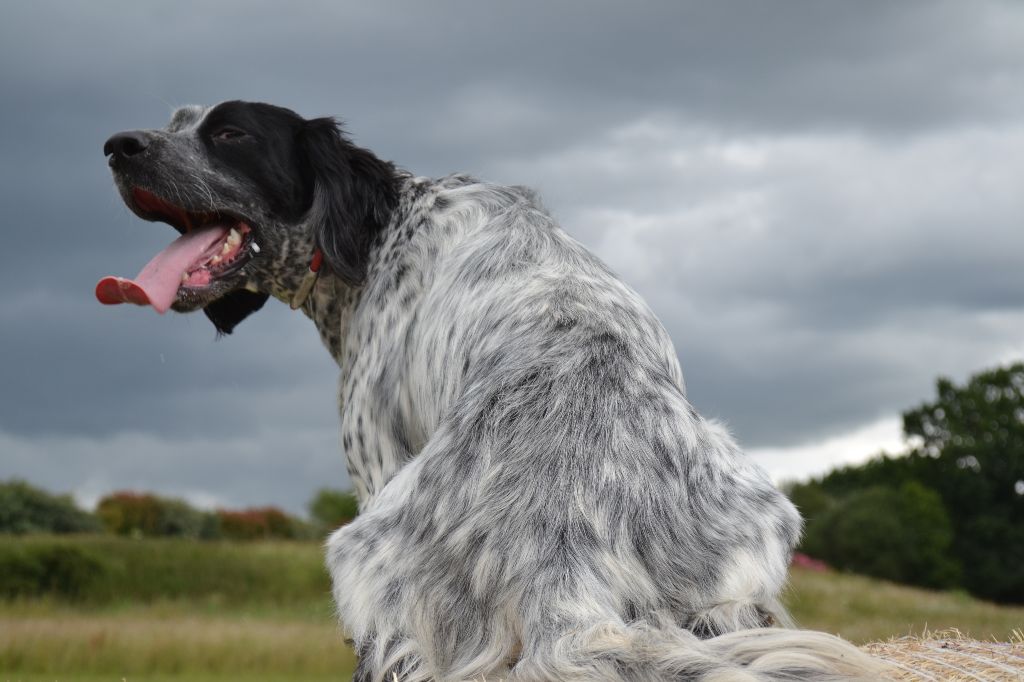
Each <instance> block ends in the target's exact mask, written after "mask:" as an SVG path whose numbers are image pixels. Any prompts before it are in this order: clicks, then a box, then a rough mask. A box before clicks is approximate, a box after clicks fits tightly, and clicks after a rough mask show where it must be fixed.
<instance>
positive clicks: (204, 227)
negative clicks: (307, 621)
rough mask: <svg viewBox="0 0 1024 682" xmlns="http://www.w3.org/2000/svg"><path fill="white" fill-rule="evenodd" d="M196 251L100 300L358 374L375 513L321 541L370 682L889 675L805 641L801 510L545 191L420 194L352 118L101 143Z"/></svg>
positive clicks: (355, 443) (104, 290)
mask: <svg viewBox="0 0 1024 682" xmlns="http://www.w3.org/2000/svg"><path fill="white" fill-rule="evenodd" d="M103 151H104V154H105V155H106V156H107V157H108V159H109V164H110V166H111V168H112V170H113V175H114V178H115V181H116V184H117V187H118V189H119V190H120V193H121V196H122V197H123V199H124V201H125V203H126V204H127V205H128V207H129V208H130V209H131V210H132V211H133V212H134V213H136V214H137V215H138V216H139V217H141V218H143V219H144V220H148V221H160V222H165V223H168V224H170V225H172V226H173V227H174V228H176V229H177V231H178V232H179V233H181V236H180V237H179V238H178V239H177V240H175V241H174V243H173V244H172V245H171V246H170V247H168V248H167V249H166V250H165V251H163V252H161V253H160V254H158V255H157V256H156V257H154V259H153V260H152V261H150V263H149V265H147V266H146V267H145V268H144V269H143V271H142V272H141V273H140V274H139V276H138V277H136V278H135V279H125V278H120V277H107V278H104V279H103V280H101V281H100V283H99V284H98V285H97V296H98V298H99V299H100V300H101V301H102V302H104V303H121V302H133V303H138V304H143V305H151V306H153V307H154V308H156V309H157V310H158V311H160V312H164V311H165V310H167V309H173V310H175V311H177V312H189V311H194V310H198V309H202V310H203V311H204V312H205V314H206V316H207V317H208V318H209V319H210V320H211V321H212V323H213V324H214V326H215V327H216V329H217V331H218V332H219V333H220V334H230V333H231V332H232V331H233V330H234V329H235V327H236V326H237V325H238V324H239V323H240V322H241V321H242V320H243V319H245V318H246V317H247V316H248V315H250V314H252V313H253V312H255V311H256V310H258V309H259V308H260V307H261V306H263V305H264V303H265V302H266V301H267V300H268V298H269V297H270V296H273V297H274V298H277V299H279V300H281V301H284V302H286V303H288V304H289V305H290V306H291V307H292V308H295V309H299V310H301V311H302V312H303V313H304V314H305V315H306V316H307V317H309V318H310V319H311V320H312V321H313V322H314V324H315V325H316V327H317V329H318V330H319V332H320V336H321V338H322V340H323V343H324V345H325V346H326V347H327V349H328V351H330V353H331V355H332V356H333V358H334V359H335V360H336V361H337V363H338V366H339V368H340V369H341V380H340V392H339V405H340V412H341V440H342V445H343V447H344V452H345V456H346V458H347V465H348V473H349V477H350V478H351V481H352V485H353V486H354V488H355V491H356V493H357V496H358V498H359V504H360V515H359V517H358V518H357V519H356V520H355V521H353V522H352V523H350V524H348V525H346V526H344V527H342V528H340V529H338V530H337V531H336V532H334V533H333V534H332V535H331V536H330V538H329V539H328V541H327V547H326V553H327V566H328V568H329V571H330V574H331V577H332V581H333V596H334V599H335V602H336V605H337V612H338V615H339V618H340V620H341V622H342V624H343V626H344V627H345V628H346V629H347V632H348V633H349V635H350V636H351V639H352V642H353V644H354V646H355V647H356V650H357V652H358V654H359V663H358V668H357V670H356V673H355V678H354V679H356V680H359V681H361V682H362V681H366V682H370V681H373V682H378V681H382V680H388V681H391V680H402V681H409V682H413V681H419V680H469V679H476V680H479V679H488V680H491V679H494V680H497V679H507V680H531V681H532V680H636V681H640V680H663V679H672V680H698V679H699V680H726V679H730V680H731V679H737V680H741V679H742V680H782V679H785V680H793V679H801V680H803V679H815V680H817V679H838V678H844V679H846V678H857V677H865V678H869V677H871V676H873V675H874V673H875V672H876V671H877V666H876V665H875V663H874V662H873V661H872V660H871V659H869V658H867V657H866V656H865V655H863V654H861V653H860V652H859V651H858V650H857V649H855V648H854V647H852V646H851V645H849V644H847V643H845V642H843V641H842V640H840V639H838V638H834V637H831V636H829V635H825V634H822V633H813V632H804V631H798V630H792V629H783V628H778V627H769V626H771V625H773V624H782V625H785V624H787V623H788V619H787V616H786V614H785V611H784V609H783V607H782V606H781V605H780V603H779V601H778V595H779V592H780V590H781V589H782V587H783V584H784V583H785V580H786V575H787V568H788V565H789V560H790V556H791V552H792V550H793V547H794V545H795V543H796V542H797V540H798V537H799V534H800V528H801V521H800V517H799V514H798V513H797V511H796V509H795V508H794V507H793V505H792V504H791V503H790V502H789V501H788V500H787V498H786V497H785V496H784V495H782V494H781V493H780V492H779V491H778V490H777V489H776V488H775V487H774V486H773V485H772V483H771V481H770V480H769V478H768V477H767V476H766V474H765V473H764V472H763V471H762V470H761V469H760V468H759V467H758V466H757V465H756V464H755V463H754V462H752V461H750V460H749V459H748V458H747V457H745V456H744V454H743V453H742V452H741V451H740V449H739V448H738V446H737V445H736V443H735V442H734V441H733V439H732V438H731V437H730V436H729V434H728V433H727V431H726V430H725V429H724V428H723V427H722V426H721V425H719V424H717V423H715V422H713V421H710V420H708V419H704V418H703V417H701V416H700V415H699V414H698V413H697V412H696V411H695V410H694V408H693V406H692V405H691V404H690V402H689V401H688V400H687V396H686V390H685V387H684V383H683V376H682V372H681V370H680V366H679V363H678V360H677V358H676V353H675V350H674V349H673V346H672V343H671V341H670V339H669V335H668V333H667V332H666V331H665V329H664V327H663V326H662V325H661V324H660V323H659V321H658V319H657V318H656V317H655V315H654V313H653V312H652V311H651V310H650V308H648V307H647V305H646V304H645V303H644V301H643V300H642V299H641V298H640V296H638V295H637V294H636V292H634V291H633V290H632V289H630V288H629V287H628V286H627V285H626V284H624V283H623V282H622V281H621V280H620V279H619V278H618V277H617V276H616V275H615V274H614V273H613V272H612V271H611V270H610V269H609V268H608V267H607V266H606V265H604V264H603V263H602V262H601V261H600V260H599V259H598V258H596V257H595V256H594V255H593V254H591V253H590V252H589V251H587V249H585V248H584V247H583V246H581V245H580V244H579V243H578V242H576V241H574V240H573V239H571V238H570V237H569V236H568V235H567V234H566V233H565V232H563V231H562V230H561V229H560V227H559V226H558V225H557V224H556V223H555V221H554V220H553V219H552V217H551V216H550V214H549V213H548V212H547V211H546V210H545V209H544V208H543V206H542V205H541V203H540V201H539V200H538V198H537V196H536V195H535V194H534V193H533V192H531V191H530V190H529V189H526V188H524V187H519V186H500V185H496V184H489V183H486V182H481V181H478V180H475V179H473V178H471V177H468V176H466V175H451V176H448V177H444V178H441V179H428V178H423V177H415V176H413V175H412V174H410V173H407V172H405V171H403V170H401V169H399V168H397V167H396V166H394V165H393V164H391V163H389V162H386V161H383V160H381V159H379V158H378V157H377V156H375V155H374V154H373V153H372V152H370V151H368V150H366V149H363V148H360V147H358V146H356V145H355V144H354V143H353V142H352V141H351V140H350V138H349V137H348V136H347V135H346V134H345V133H344V132H343V131H342V130H341V129H340V127H339V125H338V123H337V121H336V120H335V119H333V118H316V119H311V120H306V119H304V118H302V117H300V116H299V115H298V114H296V113H294V112H293V111H291V110H288V109H284V108H280V107H276V106H272V105H269V104H262V103H246V102H238V101H230V102H224V103H222V104H219V105H217V106H213V107H196V106H191V107H184V108H181V109H179V110H177V111H176V112H175V113H174V115H173V117H172V118H171V121H170V123H169V124H168V125H167V126H166V127H165V128H163V129H158V130H141V131H128V132H122V133H118V134H116V135H114V136H113V137H111V138H110V139H109V140H108V141H107V142H106V144H105V145H104V150H103Z"/></svg>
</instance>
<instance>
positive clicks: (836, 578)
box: [783, 569, 1024, 644]
mask: <svg viewBox="0 0 1024 682" xmlns="http://www.w3.org/2000/svg"><path fill="white" fill-rule="evenodd" d="M790 574H791V580H790V589H789V590H788V591H787V594H786V595H785V597H784V599H783V601H784V602H785V603H786V606H787V607H788V608H789V610H790V612H791V613H792V615H793V617H794V618H795V619H796V621H797V623H798V624H799V625H800V626H801V627H804V628H809V629H813V630H824V631H825V632H832V633H836V634H840V635H842V636H843V637H845V638H846V639H848V640H850V641H852V642H855V643H857V644H863V643H865V642H871V641H877V640H884V639H888V638H890V637H897V636H901V635H906V634H921V633H922V632H924V631H925V630H928V631H931V632H935V631H938V630H945V629H948V628H956V629H958V630H960V631H961V632H962V633H963V634H965V635H969V636H971V637H973V638H975V639H995V640H998V641H1002V642H1005V641H1008V640H1009V639H1010V636H1011V633H1012V632H1013V630H1021V629H1024V607H1009V606H999V605H996V604H991V603H989V602H984V601H980V600H978V599H974V598H973V597H970V596H969V595H967V594H966V593H963V592H935V591H931V590H923V589H920V588H915V587H906V586H904V585H895V584H893V583H887V582H884V581H881V580H875V579H872V578H865V577H862V576H856V575H843V574H839V573H832V572H826V573H816V572H813V571H807V570H801V569H794V570H793V571H791V572H790Z"/></svg>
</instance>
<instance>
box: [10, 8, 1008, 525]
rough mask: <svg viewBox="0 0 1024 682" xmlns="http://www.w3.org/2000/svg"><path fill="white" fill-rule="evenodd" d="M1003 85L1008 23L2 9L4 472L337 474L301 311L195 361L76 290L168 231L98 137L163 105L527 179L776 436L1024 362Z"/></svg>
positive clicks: (295, 479) (267, 496) (149, 120)
mask: <svg viewBox="0 0 1024 682" xmlns="http://www.w3.org/2000/svg"><path fill="white" fill-rule="evenodd" d="M1022 80H1024V9H1022V7H1021V6H1020V5H1019V4H1013V3H996V2H991V3H954V2H937V3H936V2H930V3H925V2H906V3H899V4H896V3H869V4H865V3H850V2H807V3H764V2H753V1H750V2H716V3H713V4H712V3H697V2H693V3H684V2H663V3H646V4H644V5H643V9H642V10H640V9H638V6H635V5H627V4H623V3H612V2H560V3H549V2H525V3H505V4H494V3H464V2H443V3H416V2H406V3H387V4H385V3H375V4H369V3H347V4H340V3H292V4H290V5H289V6H288V7H287V8H285V7H284V6H281V5H279V4H272V3H253V2H221V3H216V4H214V3H199V2H195V3H188V2H183V3H175V4H173V5H166V6H163V7H156V6H152V5H146V4H142V3H135V4H132V3H118V4H104V5H95V4H93V5H90V4H78V5H71V4H62V3H55V2H36V3H31V4H29V3H25V4H21V5H16V6H14V5H6V6H4V7H3V9H0V86H2V88H3V92H4V97H3V100H2V101H0V131H3V132H2V133H0V158H2V161H0V204H2V207H3V212H2V216H3V217H2V218H0V220H2V221H3V228H4V229H3V234H4V243H3V248H2V250H0V263H2V267H0V287H2V288H3V291H4V292H5V296H4V298H3V300H2V301H0V328H2V329H3V332H2V334H0V358H2V359H0V363H2V364H0V369H2V372H3V381H2V388H0V445H2V446H3V451H4V455H3V459H2V460H0V477H2V476H5V475H9V474H18V475H23V476H26V477H28V478H30V479H33V480H36V481H38V482H39V483H42V484H45V485H49V486H51V487H55V488H64V489H72V488H74V489H76V490H78V491H79V492H80V493H82V494H84V495H86V496H92V495H95V494H98V493H101V492H104V491H105V490H107V489H110V488H113V487H126V486H133V487H140V488H153V489H159V490H164V491H167V492H174V493H178V494H188V495H190V496H191V497H193V498H195V499H203V500H207V501H210V502H213V501H219V502H225V503H265V502H276V503H280V504H284V505H287V506H289V507H290V508H292V509H298V508H299V507H300V506H301V505H302V503H303V501H304V499H305V498H306V497H307V496H308V494H309V492H310V491H311V490H312V489H313V488H315V487H316V486H317V485H319V484H321V483H325V482H326V483H333V484H336V485H340V484H343V483H344V474H343V464H342V460H341V457H340V455H338V454H336V453H335V452H334V449H335V448H336V443H335V440H336V439H335V438H334V433H335V429H336V426H335V422H336V414H335V411H336V408H335V406H334V390H335V378H334V376H333V373H334V370H333V363H332V362H331V360H330V359H329V358H328V356H327V355H326V353H325V352H324V351H323V350H322V349H321V348H320V347H319V340H318V339H317V336H316V333H315V331H314V330H313V329H312V326H311V325H310V324H309V323H308V322H307V321H306V320H304V319H302V318H300V316H298V315H296V314H291V313H289V312H288V311H287V309H286V308H285V307H284V306H281V305H279V304H278V305H273V304H272V306H268V309H266V310H264V311H262V312H261V313H260V315H258V316H256V317H254V318H253V319H252V320H251V321H247V322H246V323H245V324H244V325H242V327H240V328H239V330H238V332H237V333H236V335H235V336H234V337H232V338H228V339H224V340H222V341H220V342H214V341H213V336H214V335H213V330H212V327H211V326H210V325H209V324H208V323H207V321H206V320H205V318H202V317H201V316H191V317H181V316H173V315H169V316H167V317H163V318H161V317H158V316H156V315H155V314H154V313H153V312H152V311H144V310H137V309H128V308H123V307H122V308H113V309H111V308H101V307H100V306H99V305H98V304H96V303H95V302H94V300H93V299H92V293H91V292H92V288H93V285H94V284H95V281H96V279H97V278H98V277H99V276H101V275H104V274H109V273H116V274H124V275H132V274H134V273H135V272H136V271H137V270H138V269H139V268H140V267H141V266H142V265H143V264H144V263H145V262H146V261H147V260H148V258H149V257H150V256H151V255H152V254H153V253H155V252H156V251H157V250H159V249H161V248H162V247H163V246H165V245H166V244H167V243H168V242H169V241H170V240H171V239H172V238H173V236H174V234H173V232H171V231H170V228H167V227H166V226H162V225H149V224H145V223H142V222H140V221H138V220H137V219H135V218H134V217H132V216H131V215H130V214H129V213H128V212H127V210H126V209H125V208H124V207H123V206H122V205H121V203H120V200H119V199H118V198H117V196H116V193H115V192H114V190H113V187H112V183H111V182H110V178H109V173H108V171H107V168H106V166H105V164H104V161H103V158H102V156H101V154H100V149H101V147H102V143H103V140H104V139H106V137H107V136H108V135H109V134H110V133H112V132H114V131H116V130H121V129H126V128H136V127H157V126H161V125H163V124H164V122H165V121H166V119H167V117H168V115H169V113H170V111H171V109H172V108H173V107H174V106H175V105H179V104H186V103H195V102H198V103H210V102H216V101H220V100H223V99H227V98H236V97H238V98H246V99H258V100H270V101H273V102H275V103H278V104H282V105H285V106H289V107H292V108H294V109H296V110H297V111H299V112H300V113H302V114H304V115H307V116H314V115H325V114H335V115H339V116H341V117H343V118H344V119H345V120H346V122H347V127H348V128H349V129H350V131H351V132H352V133H353V134H354V136H355V137H356V139H357V140H358V141H359V142H360V143H362V144H365V145H367V146H369V147H371V148H372V149H374V150H375V151H377V152H378V153H379V154H381V155H382V156H384V157H386V158H391V159H394V160H396V161H397V162H398V163H399V164H400V165H403V166H405V167H407V168H409V169H411V170H413V171H414V172H417V173H423V174H431V175H436V174H443V173H447V172H451V171H456V170H458V171H470V172H474V173H477V174H480V175H484V176H487V177H490V178H493V179H496V180H500V181H503V182H516V183H523V184H528V185H533V186H536V187H538V188H539V189H540V190H541V191H542V192H543V194H544V196H545V198H546V201H547V203H548V205H549V206H550V207H551V209H552V210H553V211H554V212H555V214H556V215H558V216H559V217H560V218H561V219H562V221H563V223H564V224H565V226H566V227H567V229H569V231H570V232H571V233H573V234H574V235H575V236H577V238H579V239H581V240H582V241H583V242H584V243H586V244H587V245H588V246H590V247H592V248H594V249H596V250H597V251H598V252H599V253H600V254H601V255H602V256H603V257H604V258H606V259H607V260H608V261H609V262H610V263H611V264H612V265H613V266H614V267H615V268H617V269H618V270H619V271H621V272H622V273H623V274H624V276H625V277H626V278H627V280H628V281H630V282H631V283H633V284H634V285H635V286H636V287H637V288H638V289H640V290H641V292H642V293H643V294H644V295H645V296H647V297H648V299H649V300H650V301H651V304H652V306H653V307H654V308H655V309H656V311H657V312H658V314H659V315H661V316H662V318H663V319H664V320H665V322H666V325H667V326H668V327H669V329H670V331H671V332H672V334H673V338H674V339H675V341H676V343H677V346H678V348H679V350H680V354H681V357H682V360H683V364H684V369H685V371H686V373H687V377H688V385H689V389H690V394H691V396H692V397H693V399H694V400H695V402H696V403H697V404H698V406H700V407H701V408H702V409H705V410H707V411H708V412H711V413H714V414H717V415H719V416H722V417H724V418H726V419H727V420H728V421H729V422H730V423H731V424H732V426H733V427H734V429H735V430H736V431H737V433H738V435H739V436H740V437H741V439H743V440H744V441H745V442H746V443H747V444H749V445H752V446H769V445H790V444H796V443H801V442H806V441H808V440H810V439H815V438H823V437H826V436H829V435H835V434H836V433H839V432H841V431H843V430H845V429H852V428H854V427H857V426H859V425H862V424H864V423H866V422H869V421H871V420H874V419H877V418H880V417H884V416H890V417H891V416H892V415H893V414H895V413H896V412H897V411H898V410H900V409H901V408H905V407H908V406H909V404H910V403H912V402H913V401H916V400H920V399H923V398H925V397H927V392H928V391H929V390H930V389H929V387H930V383H931V380H932V377H933V376H934V375H935V374H939V373H948V374H954V375H962V374H964V373H966V372H967V371H969V370H971V369H974V368H977V367H979V366H981V365H984V364H988V363H990V362H993V361H995V360H998V359H1001V358H1005V357H1007V355H1008V354H1010V355H1012V354H1013V353H1019V352H1020V350H1021V346H1020V339H1021V338H1024V337H1022V334H1024V315H1022V307H1024V304H1022V298H1021V292H1022V291H1024V276H1022V274H1021V273H1022V272H1024V270H1022V269H1021V268H1019V266H1018V256H1019V254H1020V253H1022V252H1024V239H1022V237H1021V234H1022V231H1021V230H1020V229H1019V228H1020V221H1021V217H1022V216H1024V205H1022V202H1021V200H1020V199H1019V198H1018V197H1019V195H1021V193H1020V192H1019V189H1018V188H1019V182H1020V178H1021V177H1022V175H1024V167H1022V163H1021V162H1020V161H1019V159H1021V158H1024V154H1022V152H1024V129H1022V127H1021V124H1020V121H1021V120H1022V117H1021V115H1022V113H1024V93H1022V92H1021V90H1020V88H1019V87H1018V84H1019V83H1020V82H1022ZM271 308H272V309H271ZM285 450H289V451H288V452H285V453H283V451H285Z"/></svg>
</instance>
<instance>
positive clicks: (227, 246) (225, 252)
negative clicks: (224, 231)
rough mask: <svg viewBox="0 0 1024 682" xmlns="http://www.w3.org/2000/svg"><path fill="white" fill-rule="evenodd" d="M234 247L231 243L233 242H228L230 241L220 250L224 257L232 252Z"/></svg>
mask: <svg viewBox="0 0 1024 682" xmlns="http://www.w3.org/2000/svg"><path fill="white" fill-rule="evenodd" d="M232 246H233V244H232V243H231V240H228V241H226V242H224V246H223V247H222V248H221V250H220V252H221V255H224V256H226V255H228V253H229V252H230V251H231V247H232Z"/></svg>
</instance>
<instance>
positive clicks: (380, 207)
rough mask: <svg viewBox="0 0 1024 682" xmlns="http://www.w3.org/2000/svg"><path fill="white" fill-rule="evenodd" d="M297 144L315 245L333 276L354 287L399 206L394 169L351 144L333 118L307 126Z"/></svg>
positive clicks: (315, 121)
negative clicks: (306, 176)
mask: <svg viewBox="0 0 1024 682" xmlns="http://www.w3.org/2000/svg"><path fill="white" fill-rule="evenodd" d="M300 140H301V147H302V153H303V155H304V156H305V161H306V163H307V164H308V168H309V171H310V174H311V180H312V183H313V201H312V205H311V206H310V210H309V218H310V222H311V224H312V225H313V229H314V230H315V236H316V240H317V245H318V246H319V247H320V250H321V251H323V254H324V260H326V261H327V265H328V266H330V268H331V270H332V271H333V272H334V274H336V275H338V276H339V277H341V278H342V279H343V280H345V281H346V282H348V283H349V284H351V285H355V286H358V285H360V284H362V283H363V280H364V279H365V278H366V267H367V259H368V256H369V252H370V245H371V244H372V243H373V238H374V237H375V236H376V234H377V233H379V232H380V231H381V230H383V229H384V228H385V227H386V226H387V224H388V221H389V220H390V219H391V212H392V211H393V210H394V208H395V204H396V203H397V197H398V189H397V181H396V176H395V167H394V166H393V165H392V164H390V163H388V162H386V161H381V160H380V159H378V158H377V157H376V156H374V155H373V153H372V152H370V151H368V150H366V149H362V148H360V147H357V146H355V145H354V144H352V142H351V141H349V140H348V138H346V137H345V134H344V133H343V132H342V130H341V128H340V127H339V126H338V122H337V121H336V120H335V119H333V118H316V119H312V120H309V121H306V123H305V126H304V127H303V130H302V132H301V133H300Z"/></svg>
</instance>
